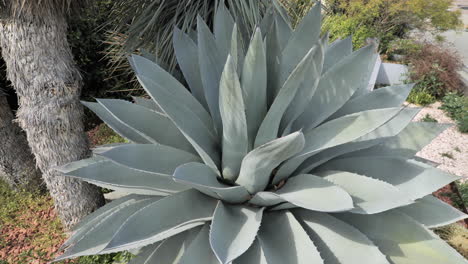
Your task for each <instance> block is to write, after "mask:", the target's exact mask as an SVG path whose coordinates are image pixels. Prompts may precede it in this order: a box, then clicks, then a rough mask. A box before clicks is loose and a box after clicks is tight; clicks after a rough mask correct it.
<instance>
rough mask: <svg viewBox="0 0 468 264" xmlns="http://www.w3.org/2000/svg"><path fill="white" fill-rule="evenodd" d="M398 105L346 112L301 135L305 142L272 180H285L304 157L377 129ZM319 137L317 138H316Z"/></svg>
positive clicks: (276, 181)
mask: <svg viewBox="0 0 468 264" xmlns="http://www.w3.org/2000/svg"><path fill="white" fill-rule="evenodd" d="M399 111H400V109H399V108H387V109H377V110H369V111H364V112H360V113H356V114H351V115H347V116H344V117H341V118H338V119H335V120H332V121H330V122H327V123H325V124H323V125H321V126H319V127H317V128H315V129H312V130H310V131H309V132H308V133H306V134H305V135H304V137H305V139H306V145H305V147H304V149H303V150H302V152H301V153H300V154H299V155H297V156H295V157H294V158H292V159H290V160H288V161H287V162H285V163H284V164H283V165H282V166H281V167H280V169H279V170H278V172H277V174H276V176H275V178H274V180H273V183H274V184H277V183H279V182H280V181H282V180H284V179H287V178H288V177H289V176H291V175H292V173H293V172H294V171H295V170H296V169H297V168H298V167H299V166H300V165H301V163H302V162H304V161H305V160H306V159H307V158H309V157H311V156H312V155H314V154H316V153H318V152H319V151H322V150H324V149H328V148H332V147H335V146H338V145H341V144H345V143H348V142H351V141H353V140H356V139H358V138H359V137H361V136H363V135H365V134H367V133H369V132H371V131H373V130H375V129H377V128H378V127H380V126H381V125H382V124H384V123H385V122H387V121H388V120H390V119H391V118H393V117H394V116H395V115H396V114H398V112H399ZM317 139H320V140H317Z"/></svg>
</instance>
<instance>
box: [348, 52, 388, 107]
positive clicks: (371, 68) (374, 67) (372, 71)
mask: <svg viewBox="0 0 468 264" xmlns="http://www.w3.org/2000/svg"><path fill="white" fill-rule="evenodd" d="M371 45H372V46H373V47H374V52H373V54H372V59H371V60H370V61H371V62H372V63H370V64H368V65H366V66H367V69H365V71H364V72H363V74H362V81H361V84H360V85H359V88H358V89H357V90H356V92H355V93H354V94H353V95H352V96H351V99H354V98H357V97H360V96H362V95H365V94H368V93H370V92H371V91H372V90H373V89H374V86H375V83H376V81H377V77H378V73H379V70H380V64H381V59H380V56H379V54H378V47H377V45H376V44H371Z"/></svg>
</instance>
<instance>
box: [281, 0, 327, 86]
mask: <svg viewBox="0 0 468 264" xmlns="http://www.w3.org/2000/svg"><path fill="white" fill-rule="evenodd" d="M321 9H322V6H321V4H320V3H317V4H315V5H314V7H312V8H311V10H310V11H309V13H308V14H307V15H306V16H305V17H304V18H303V19H302V21H301V23H300V24H299V25H298V26H297V28H296V29H295V31H294V32H293V33H292V36H291V37H290V39H289V41H288V43H287V44H286V46H285V47H284V50H283V52H282V55H281V58H282V60H281V73H280V74H281V76H280V79H279V80H280V84H281V83H284V82H285V81H286V79H287V78H288V77H289V75H290V74H291V72H292V71H293V70H294V68H296V65H298V64H299V63H300V62H301V61H302V59H303V58H304V56H305V55H306V54H307V53H308V52H309V50H310V49H311V48H312V47H313V46H314V45H315V44H317V40H318V39H319V36H320V24H321V23H320V22H321ZM322 56H323V55H322ZM321 63H323V61H322V62H321ZM320 71H321V67H320Z"/></svg>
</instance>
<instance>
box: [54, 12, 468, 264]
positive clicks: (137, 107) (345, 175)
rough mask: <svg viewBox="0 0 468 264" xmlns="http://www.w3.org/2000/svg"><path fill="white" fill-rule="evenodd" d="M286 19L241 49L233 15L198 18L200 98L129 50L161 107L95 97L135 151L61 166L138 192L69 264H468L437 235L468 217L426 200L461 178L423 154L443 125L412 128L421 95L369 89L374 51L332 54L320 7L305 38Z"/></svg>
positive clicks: (345, 48)
mask: <svg viewBox="0 0 468 264" xmlns="http://www.w3.org/2000/svg"><path fill="white" fill-rule="evenodd" d="M280 11H281V12H280ZM280 11H278V12H275V13H274V14H269V15H268V16H267V17H265V18H264V23H262V26H261V27H260V28H259V29H258V30H257V31H256V33H255V34H254V36H253V37H252V39H251V41H250V45H249V48H248V50H247V51H246V52H244V51H243V50H242V46H240V45H238V43H239V42H240V41H239V37H240V34H237V30H236V27H235V25H234V22H233V20H232V18H231V17H230V16H229V14H228V13H227V12H223V11H221V12H223V14H222V16H219V17H218V19H217V20H216V21H215V23H216V25H217V27H219V28H220V29H222V30H219V31H216V32H215V33H214V35H213V34H212V33H211V32H210V31H209V29H208V27H207V25H206V24H205V23H204V22H203V21H202V20H201V19H199V21H198V36H197V38H196V39H197V41H195V40H194V38H191V37H190V36H188V35H185V34H184V33H182V32H181V31H179V30H176V32H175V38H174V47H175V50H176V54H177V58H178V62H179V65H180V68H181V70H182V72H183V74H184V77H185V79H186V80H187V82H188V84H189V88H190V89H191V91H192V92H191V93H190V92H189V91H188V90H187V89H186V88H185V87H184V86H183V85H182V84H180V83H179V82H178V81H177V80H176V79H175V78H173V77H172V76H171V75H170V74H168V73H167V72H165V71H164V70H162V68H161V67H159V66H158V65H157V64H156V63H154V62H152V61H151V60H149V59H146V58H143V57H140V56H133V57H132V58H131V59H130V61H131V64H132V66H133V68H134V70H135V72H136V74H137V76H138V79H139V81H140V82H141V84H142V85H143V87H144V88H145V89H146V91H147V92H148V93H149V94H150V95H151V97H152V99H153V100H148V99H138V100H137V101H136V103H135V104H132V103H130V102H125V101H120V100H109V99H107V100H98V102H97V103H85V104H86V105H87V106H88V107H89V108H91V109H92V110H93V111H95V112H96V113H97V114H98V115H99V116H100V117H101V118H102V119H103V120H104V121H106V122H107V123H108V124H109V125H110V126H111V127H112V128H113V129H114V130H115V131H117V132H118V133H120V134H121V135H122V136H124V137H126V138H127V139H128V140H130V141H131V142H133V143H132V144H123V145H112V146H104V147H100V148H98V149H96V150H95V157H93V158H91V159H87V160H82V161H79V162H75V163H71V164H69V165H68V166H65V167H62V168H60V170H61V171H62V172H64V173H65V174H66V175H69V176H71V177H77V178H79V179H83V180H85V181H88V182H91V183H94V184H97V185H100V186H103V187H106V188H111V189H114V190H120V191H125V192H127V193H129V195H127V196H125V197H123V198H120V199H118V200H116V201H113V202H111V203H109V204H108V205H106V206H105V207H103V208H101V209H99V210H98V211H97V212H95V213H94V214H92V215H91V216H89V217H88V218H86V219H85V220H83V222H82V223H81V224H80V225H79V226H77V227H76V229H75V232H74V234H73V236H72V237H71V238H70V239H69V240H68V241H67V242H66V243H65V246H66V247H68V249H67V251H66V252H65V254H64V255H63V256H61V257H60V258H59V259H65V258H73V257H77V256H82V255H92V254H103V253H110V252H116V251H122V250H130V249H135V248H141V251H140V254H139V255H138V256H137V257H136V258H135V259H133V260H132V262H131V264H141V263H183V264H185V263H193V264H200V263H223V264H224V263H236V264H245V263H259V264H260V263H268V264H276V263H278V264H295V263H327V264H328V263H362V264H383V263H394V264H403V263H404V264H409V263H412V264H416V263H418V264H422V263H425V264H431V263H433V264H436V263H437V264H440V263H466V261H465V260H464V259H463V257H461V256H460V255H459V254H457V253H456V251H455V250H453V249H452V248H451V247H450V246H448V245H447V244H445V243H444V242H443V241H442V240H440V239H439V238H438V237H437V236H436V235H434V234H433V233H432V232H431V231H430V230H429V229H428V228H431V227H437V226H441V225H445V224H448V223H452V222H454V221H457V220H460V219H463V218H465V217H466V216H465V215H464V214H462V213H461V212H459V211H457V210H455V209H453V208H452V207H450V206H448V205H446V204H444V203H442V202H440V201H439V200H437V199H436V198H434V197H433V196H431V193H432V192H434V191H435V190H437V189H439V188H440V187H442V186H444V185H446V184H448V183H449V182H452V181H454V180H456V179H458V177H456V176H452V175H450V174H447V173H445V172H443V171H440V170H438V169H436V168H433V167H431V166H430V165H428V163H430V162H429V161H425V160H423V159H420V158H416V157H415V153H416V152H417V151H418V150H419V149H421V148H422V147H423V146H424V145H425V144H427V143H429V142H430V141H431V139H432V138H434V137H435V136H436V135H437V134H439V133H440V132H441V131H442V130H444V129H445V128H446V127H447V126H446V125H441V124H435V123H411V120H412V118H413V117H414V115H415V114H416V113H417V112H418V109H414V108H402V107H401V104H402V103H403V102H404V100H405V98H406V97H407V95H408V94H409V92H410V90H411V87H412V86H411V85H403V86H393V87H387V88H381V89H378V90H376V91H372V92H369V91H368V83H369V82H370V79H372V76H371V74H370V73H371V72H372V71H371V69H372V68H373V66H374V64H375V60H376V56H377V54H376V53H375V47H373V46H367V47H364V48H362V49H360V50H357V51H354V52H353V51H352V47H351V40H350V39H345V40H342V41H338V42H335V43H332V44H331V45H329V44H328V43H327V36H324V37H322V38H320V20H321V17H320V6H319V5H317V6H315V7H314V8H313V9H312V10H311V11H310V13H309V14H308V15H307V16H306V17H305V18H304V20H303V21H302V22H301V23H300V24H299V25H298V27H297V28H296V30H295V31H293V30H292V29H291V27H290V26H289V24H288V21H287V20H285V19H286V16H284V13H282V11H283V10H280ZM281 13H282V14H283V15H281ZM231 32H232V36H233V37H232V41H228V39H226V34H227V33H229V34H230V33H231ZM262 32H266V34H265V35H262Z"/></svg>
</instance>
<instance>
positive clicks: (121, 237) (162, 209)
mask: <svg viewBox="0 0 468 264" xmlns="http://www.w3.org/2000/svg"><path fill="white" fill-rule="evenodd" d="M215 207H216V200H214V199H212V198H209V197H208V196H205V195H203V194H201V193H200V192H198V191H196V190H187V191H184V192H180V193H177V194H174V195H171V196H167V197H165V198H163V199H161V200H159V201H156V202H154V203H151V204H149V205H148V206H146V207H144V208H142V209H141V210H139V211H138V212H137V213H135V214H134V215H133V216H132V217H130V218H129V219H128V220H127V221H126V222H125V223H124V225H123V226H122V227H121V228H120V229H119V231H117V233H116V234H115V235H114V237H113V238H112V241H111V242H110V243H109V244H108V245H107V247H106V249H105V250H103V253H109V252H117V251H123V250H128V249H133V248H139V247H143V246H146V245H149V244H152V243H155V242H158V241H161V240H164V239H166V238H168V237H171V236H174V235H176V234H179V233H181V232H183V231H186V230H189V229H192V228H194V227H197V226H200V225H203V223H204V222H206V221H210V220H211V219H212V216H213V212H214V209H215ZM174 208H177V210H174Z"/></svg>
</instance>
